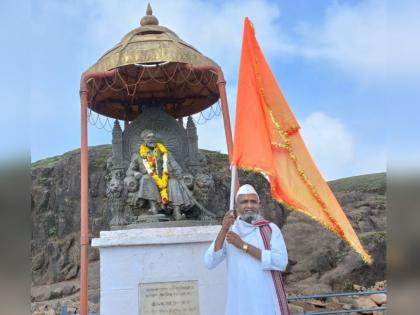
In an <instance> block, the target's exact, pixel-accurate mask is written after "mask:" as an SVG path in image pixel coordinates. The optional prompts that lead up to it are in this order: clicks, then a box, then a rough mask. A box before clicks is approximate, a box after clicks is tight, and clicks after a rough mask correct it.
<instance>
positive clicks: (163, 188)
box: [139, 143, 169, 205]
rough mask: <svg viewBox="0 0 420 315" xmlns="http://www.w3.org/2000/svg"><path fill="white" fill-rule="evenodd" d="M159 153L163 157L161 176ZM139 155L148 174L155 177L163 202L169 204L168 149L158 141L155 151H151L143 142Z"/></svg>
mask: <svg viewBox="0 0 420 315" xmlns="http://www.w3.org/2000/svg"><path fill="white" fill-rule="evenodd" d="M159 153H160V154H161V155H162V159H163V172H162V176H161V177H160V176H159V173H158V168H157V165H156V162H157V158H158V156H159ZM139 155H140V157H141V159H142V161H143V165H144V167H145V168H146V171H147V174H148V175H149V176H150V177H151V178H152V179H153V181H154V182H155V184H156V186H157V187H158V189H159V193H160V198H161V199H162V203H163V204H164V205H166V204H168V202H169V198H168V180H169V171H168V150H167V149H166V147H165V146H164V145H163V144H162V143H157V144H156V146H155V148H154V149H153V151H151V150H150V148H149V147H148V146H146V145H144V144H141V145H140V148H139Z"/></svg>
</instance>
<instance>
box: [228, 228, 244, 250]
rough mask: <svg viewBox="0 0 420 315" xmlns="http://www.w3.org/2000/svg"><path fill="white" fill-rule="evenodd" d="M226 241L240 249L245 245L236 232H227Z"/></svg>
mask: <svg viewBox="0 0 420 315" xmlns="http://www.w3.org/2000/svg"><path fill="white" fill-rule="evenodd" d="M226 241H227V242H228V243H230V244H232V245H234V246H235V247H237V248H239V249H242V246H243V245H244V241H243V240H242V239H241V238H240V237H239V235H238V234H236V233H234V232H227V234H226Z"/></svg>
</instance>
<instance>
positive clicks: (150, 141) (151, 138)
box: [144, 132, 156, 148]
mask: <svg viewBox="0 0 420 315" xmlns="http://www.w3.org/2000/svg"><path fill="white" fill-rule="evenodd" d="M144 142H145V143H146V145H147V146H148V147H149V148H154V147H155V146H156V138H155V134H154V133H153V132H150V133H148V134H146V135H145V136H144Z"/></svg>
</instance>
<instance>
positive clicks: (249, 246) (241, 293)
mask: <svg viewBox="0 0 420 315" xmlns="http://www.w3.org/2000/svg"><path fill="white" fill-rule="evenodd" d="M236 198H237V199H236V201H237V207H236V209H237V215H238V216H237V217H236V218H235V215H234V214H233V213H232V212H228V213H227V214H226V215H225V217H224V219H223V224H222V228H221V230H220V232H219V234H218V236H217V238H216V240H215V241H214V242H213V243H212V244H211V246H210V247H209V248H208V250H207V252H206V253H205V257H204V260H205V264H206V266H207V268H209V269H212V268H215V267H216V266H217V265H218V264H220V263H221V262H222V261H223V260H224V259H225V258H226V264H227V276H228V290H227V292H228V293H227V302H226V308H225V315H281V311H280V307H279V302H278V299H277V296H276V292H275V287H274V283H273V278H272V275H271V270H279V271H284V270H285V269H286V266H287V261H288V259H287V250H286V245H285V243H284V239H283V236H282V234H281V231H280V229H279V228H278V227H277V225H275V224H274V223H269V225H270V227H271V230H272V235H271V241H270V245H271V246H270V250H265V249H264V244H263V240H262V237H261V234H260V231H259V228H258V227H257V226H255V225H254V224H253V223H255V221H257V220H258V219H260V218H262V217H261V216H260V215H259V212H260V203H259V197H258V194H257V193H256V191H255V190H254V188H253V187H252V186H250V185H244V186H242V187H241V188H240V189H239V190H238V194H237V196H236Z"/></svg>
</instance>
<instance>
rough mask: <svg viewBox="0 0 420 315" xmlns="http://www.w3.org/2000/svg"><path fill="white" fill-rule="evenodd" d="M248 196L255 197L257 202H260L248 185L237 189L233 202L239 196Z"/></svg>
mask: <svg viewBox="0 0 420 315" xmlns="http://www.w3.org/2000/svg"><path fill="white" fill-rule="evenodd" d="M249 194H255V195H257V198H258V202H259V201H260V196H258V193H257V191H256V190H255V189H254V187H252V186H251V185H250V184H245V185H242V186H241V187H239V189H238V192H237V193H236V198H235V200H236V201H238V197H239V195H249Z"/></svg>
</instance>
